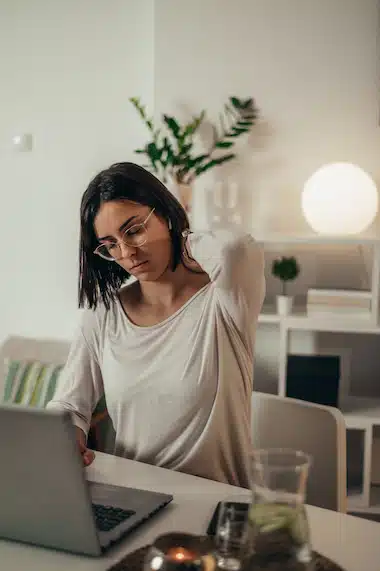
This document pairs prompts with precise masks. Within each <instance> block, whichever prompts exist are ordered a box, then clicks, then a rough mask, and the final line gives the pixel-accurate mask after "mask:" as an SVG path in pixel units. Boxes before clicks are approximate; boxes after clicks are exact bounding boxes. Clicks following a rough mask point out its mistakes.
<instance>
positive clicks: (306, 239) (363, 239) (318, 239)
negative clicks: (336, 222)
mask: <svg viewBox="0 0 380 571" xmlns="http://www.w3.org/2000/svg"><path fill="white" fill-rule="evenodd" d="M252 235H253V237H254V238H255V240H256V241H257V242H259V243H261V244H281V245H283V244H341V245H346V244H347V245H352V244H366V245H369V246H372V245H379V244H380V235H373V234H372V235H365V234H364V235H361V236H322V235H318V234H280V233H272V234H260V233H256V234H255V233H252Z"/></svg>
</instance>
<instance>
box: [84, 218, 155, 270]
mask: <svg viewBox="0 0 380 571" xmlns="http://www.w3.org/2000/svg"><path fill="white" fill-rule="evenodd" d="M154 210H155V209H154V208H152V210H151V211H150V212H149V214H148V216H147V217H146V218H145V220H144V222H142V223H141V224H134V225H133V226H130V227H129V228H127V229H126V231H125V232H124V234H123V236H122V238H121V239H120V240H116V242H109V243H105V244H100V245H99V246H98V247H97V248H96V249H95V250H94V254H97V255H98V256H100V257H101V258H104V259H105V260H108V261H110V262H115V261H117V260H120V259H121V258H122V257H123V254H122V251H121V247H120V246H121V243H123V244H125V245H126V246H131V247H132V248H139V247H140V246H142V245H143V244H145V242H146V241H147V239H148V230H147V227H146V223H147V222H148V220H149V218H150V217H151V216H152V214H153V212H154Z"/></svg>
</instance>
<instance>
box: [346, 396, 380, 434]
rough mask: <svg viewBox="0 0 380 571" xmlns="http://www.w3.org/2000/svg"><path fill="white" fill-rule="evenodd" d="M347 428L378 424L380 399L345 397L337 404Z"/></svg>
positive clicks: (362, 427) (379, 419)
mask: <svg viewBox="0 0 380 571" xmlns="http://www.w3.org/2000/svg"><path fill="white" fill-rule="evenodd" d="M339 408H340V410H341V412H342V414H343V415H344V418H345V421H346V426H347V428H349V429H357V430H364V429H365V428H367V427H368V426H378V425H380V399H376V398H363V397H345V398H344V399H343V401H342V402H341V403H340V406H339Z"/></svg>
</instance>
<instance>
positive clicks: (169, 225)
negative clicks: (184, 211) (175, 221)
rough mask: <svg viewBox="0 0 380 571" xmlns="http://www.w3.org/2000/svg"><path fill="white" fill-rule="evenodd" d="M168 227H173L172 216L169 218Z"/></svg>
mask: <svg viewBox="0 0 380 571" xmlns="http://www.w3.org/2000/svg"><path fill="white" fill-rule="evenodd" d="M168 228H169V230H172V229H173V225H172V221H171V220H170V218H169V219H168Z"/></svg>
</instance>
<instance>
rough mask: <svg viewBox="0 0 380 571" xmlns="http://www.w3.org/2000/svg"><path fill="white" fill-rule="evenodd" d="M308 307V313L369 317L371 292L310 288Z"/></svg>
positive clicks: (313, 314) (314, 314)
mask: <svg viewBox="0 0 380 571" xmlns="http://www.w3.org/2000/svg"><path fill="white" fill-rule="evenodd" d="M306 308H307V313H308V315H312V316H327V315H331V314H334V315H342V316H351V317H361V316H362V317H369V316H370V312H371V292H370V291H361V290H345V289H343V290H342V289H309V290H308V292H307V301H306Z"/></svg>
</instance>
